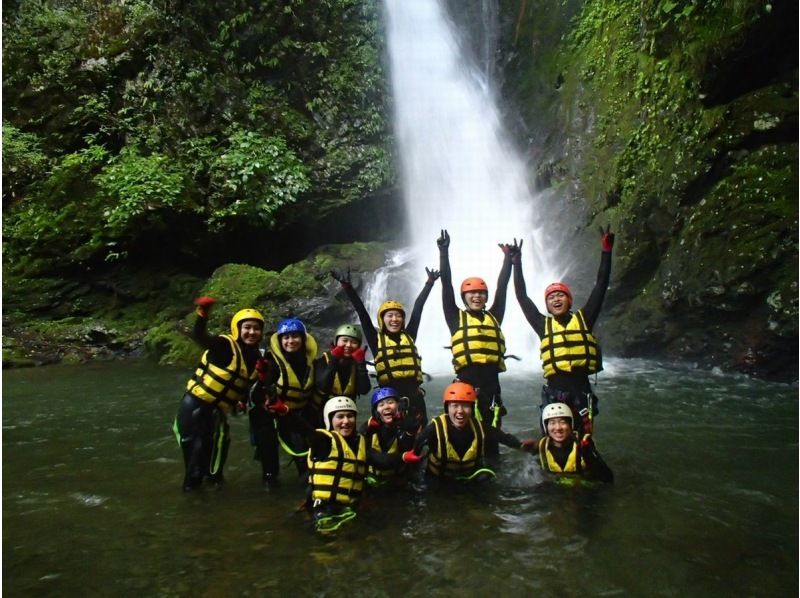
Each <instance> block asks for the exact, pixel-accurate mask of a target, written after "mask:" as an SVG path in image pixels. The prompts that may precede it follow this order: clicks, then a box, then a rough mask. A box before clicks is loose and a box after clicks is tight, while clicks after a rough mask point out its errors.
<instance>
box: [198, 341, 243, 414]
mask: <svg viewBox="0 0 800 598" xmlns="http://www.w3.org/2000/svg"><path fill="white" fill-rule="evenodd" d="M220 336H222V338H224V339H226V340H227V341H228V343H230V346H231V353H233V358H232V359H231V362H230V363H229V364H228V365H226V366H225V367H220V366H218V365H215V364H213V363H211V362H210V361H208V351H204V352H203V356H202V357H201V358H200V364H199V365H198V366H197V369H196V370H195V372H194V375H193V376H192V377H191V378H190V379H189V381H188V382H187V383H186V391H187V392H188V393H189V394H191V395H193V396H195V397H197V398H198V399H200V400H201V401H205V402H206V403H212V404H213V405H216V406H217V407H219V408H220V409H222V411H224V412H226V413H227V412H229V411H230V410H231V409H232V408H233V406H234V405H236V403H238V402H239V401H241V400H243V399H244V398H245V396H246V393H247V389H248V387H249V386H250V382H251V381H253V380H255V379H256V371H255V368H253V371H252V372H248V371H247V364H246V363H245V360H244V356H243V355H242V348H241V347H240V346H239V343H237V342H236V341H235V340H233V337H232V336H230V335H227V334H224V335H220Z"/></svg>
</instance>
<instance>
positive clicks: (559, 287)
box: [544, 282, 572, 305]
mask: <svg viewBox="0 0 800 598" xmlns="http://www.w3.org/2000/svg"><path fill="white" fill-rule="evenodd" d="M556 291H561V292H562V293H564V294H565V295H566V296H567V298H568V299H569V304H570V305H572V291H570V290H569V287H568V286H567V285H565V284H564V283H563V282H553V283H550V284H549V285H547V288H546V289H545V290H544V300H545V301H547V296H548V295H549V294H550V293H555V292H556Z"/></svg>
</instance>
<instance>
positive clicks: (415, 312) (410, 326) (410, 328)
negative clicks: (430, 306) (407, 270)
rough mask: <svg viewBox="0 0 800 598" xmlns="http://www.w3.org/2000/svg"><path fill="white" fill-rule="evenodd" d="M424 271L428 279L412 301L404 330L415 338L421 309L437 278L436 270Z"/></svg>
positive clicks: (426, 269) (437, 272)
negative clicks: (411, 307) (409, 315)
mask: <svg viewBox="0 0 800 598" xmlns="http://www.w3.org/2000/svg"><path fill="white" fill-rule="evenodd" d="M425 272H427V273H428V279H427V280H426V281H425V285H424V286H423V287H422V290H421V291H420V292H419V295H417V300H416V301H414V308H413V309H412V310H411V317H410V318H409V319H408V323H407V324H406V332H408V333H409V334H410V335H411V336H412V337H413V338H415V339H416V338H417V332H418V331H419V321H420V319H421V318H422V309H423V308H424V307H425V302H426V301H427V300H428V295H430V294H431V289H432V288H433V285H434V283H435V282H436V280H437V279H438V278H439V271H438V270H430V269H428V268H425Z"/></svg>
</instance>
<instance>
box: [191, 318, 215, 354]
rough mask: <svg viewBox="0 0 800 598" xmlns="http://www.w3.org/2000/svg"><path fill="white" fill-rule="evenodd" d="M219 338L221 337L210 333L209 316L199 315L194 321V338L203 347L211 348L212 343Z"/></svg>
mask: <svg viewBox="0 0 800 598" xmlns="http://www.w3.org/2000/svg"><path fill="white" fill-rule="evenodd" d="M218 338H219V337H217V336H211V335H210V334H209V333H208V318H204V317H203V316H197V318H196V319H195V321H194V327H193V328H192V340H193V341H194V342H196V343H197V344H198V345H200V346H201V347H203V349H210V348H211V345H213V344H214V342H215V341H216V340H217V339H218Z"/></svg>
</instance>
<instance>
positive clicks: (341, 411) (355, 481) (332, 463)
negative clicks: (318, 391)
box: [306, 397, 367, 533]
mask: <svg viewBox="0 0 800 598" xmlns="http://www.w3.org/2000/svg"><path fill="white" fill-rule="evenodd" d="M357 416H358V407H356V404H355V402H354V401H353V400H352V399H350V398H348V397H332V398H331V399H329V400H328V401H327V402H326V403H325V406H324V407H323V418H324V420H325V429H324V430H323V429H318V430H316V431H315V432H314V435H313V436H312V438H311V447H310V449H309V451H308V470H309V476H308V490H309V496H308V499H307V500H306V508H307V509H308V510H309V511H310V512H311V516H312V519H313V521H314V529H315V530H316V531H318V532H320V533H327V532H332V531H335V530H337V529H338V528H339V527H340V526H341V525H342V524H343V523H344V522H346V521H349V520H350V519H353V518H354V517H355V516H356V513H355V511H354V510H353V509H354V508H355V507H356V505H357V504H358V502H359V500H360V498H361V494H362V491H363V488H364V478H365V476H366V475H367V441H366V439H365V438H364V436H362V435H361V434H359V433H358V432H357V431H356V418H357Z"/></svg>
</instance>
